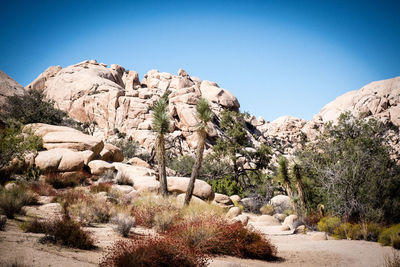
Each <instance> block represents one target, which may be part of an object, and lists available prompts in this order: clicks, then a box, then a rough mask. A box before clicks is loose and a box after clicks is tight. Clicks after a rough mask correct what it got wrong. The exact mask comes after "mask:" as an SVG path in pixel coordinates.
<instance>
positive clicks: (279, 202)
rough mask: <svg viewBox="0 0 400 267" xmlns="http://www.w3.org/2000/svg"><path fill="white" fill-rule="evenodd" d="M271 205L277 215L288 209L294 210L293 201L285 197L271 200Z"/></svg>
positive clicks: (280, 196) (276, 197) (278, 196)
mask: <svg viewBox="0 0 400 267" xmlns="http://www.w3.org/2000/svg"><path fill="white" fill-rule="evenodd" d="M271 205H272V206H273V207H274V210H275V212H276V213H283V212H284V211H285V210H287V209H293V203H292V200H291V199H290V197H288V196H285V195H277V196H274V197H273V198H271Z"/></svg>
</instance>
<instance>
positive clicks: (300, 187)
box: [296, 179, 305, 208]
mask: <svg viewBox="0 0 400 267" xmlns="http://www.w3.org/2000/svg"><path fill="white" fill-rule="evenodd" d="M296 187H297V192H298V194H299V204H300V207H301V208H305V200H304V189H303V183H302V182H301V180H300V179H297V181H296Z"/></svg>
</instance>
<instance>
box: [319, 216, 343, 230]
mask: <svg viewBox="0 0 400 267" xmlns="http://www.w3.org/2000/svg"><path fill="white" fill-rule="evenodd" d="M341 223H342V220H341V219H340V218H339V217H329V216H327V217H324V218H322V219H321V220H320V221H319V222H318V231H321V232H326V233H328V234H333V232H334V231H335V229H336V227H338V226H340V225H341Z"/></svg>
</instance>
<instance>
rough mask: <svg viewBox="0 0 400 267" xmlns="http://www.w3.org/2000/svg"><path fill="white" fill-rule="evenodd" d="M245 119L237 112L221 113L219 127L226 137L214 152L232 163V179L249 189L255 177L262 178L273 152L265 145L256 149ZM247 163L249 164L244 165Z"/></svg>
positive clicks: (216, 146)
mask: <svg viewBox="0 0 400 267" xmlns="http://www.w3.org/2000/svg"><path fill="white" fill-rule="evenodd" d="M244 117H245V115H244V114H242V113H239V112H236V111H231V110H224V111H223V112H221V120H220V123H219V127H220V129H221V130H222V131H223V133H224V136H223V137H222V138H220V139H219V140H217V144H216V145H215V146H214V147H213V150H214V153H215V156H216V158H218V159H221V158H227V159H228V160H229V162H230V163H231V165H232V168H233V176H232V177H231V178H232V179H234V181H235V182H237V183H238V184H240V185H241V186H244V187H249V186H251V184H252V182H254V181H253V180H254V177H258V178H260V177H261V174H262V170H263V169H265V168H267V167H268V165H269V162H270V160H271V150H270V149H269V147H268V146H266V145H265V144H261V146H260V147H257V148H256V147H254V145H253V143H252V142H250V137H249V136H248V134H247V131H246V129H247V128H246V122H245V118H244ZM246 162H247V163H248V164H243V163H246ZM256 180H257V178H256ZM259 182H260V181H255V183H259Z"/></svg>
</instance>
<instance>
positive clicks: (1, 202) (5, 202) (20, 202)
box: [0, 185, 37, 219]
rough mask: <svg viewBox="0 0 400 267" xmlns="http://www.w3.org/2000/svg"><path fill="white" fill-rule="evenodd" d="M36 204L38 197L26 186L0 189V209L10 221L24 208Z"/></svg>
mask: <svg viewBox="0 0 400 267" xmlns="http://www.w3.org/2000/svg"><path fill="white" fill-rule="evenodd" d="M36 203H37V198H36V196H35V195H34V194H33V193H32V192H31V191H29V190H28V188H27V187H25V186H22V185H18V186H15V187H12V188H10V189H7V190H6V189H5V188H1V189H0V209H1V210H2V212H3V213H4V215H6V216H7V218H9V219H13V218H14V215H15V214H17V213H20V212H21V209H22V207H23V206H26V205H30V204H36Z"/></svg>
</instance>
